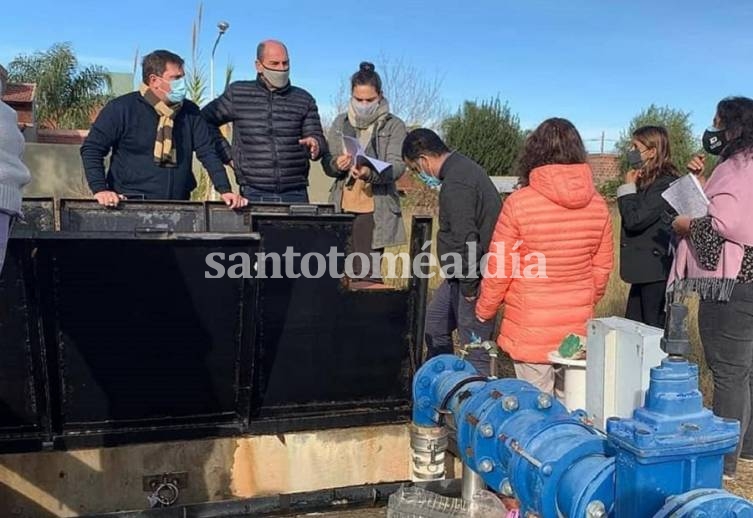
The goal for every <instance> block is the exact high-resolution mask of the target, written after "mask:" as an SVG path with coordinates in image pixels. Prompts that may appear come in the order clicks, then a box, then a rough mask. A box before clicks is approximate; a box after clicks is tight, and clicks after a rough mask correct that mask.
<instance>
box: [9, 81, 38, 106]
mask: <svg viewBox="0 0 753 518" xmlns="http://www.w3.org/2000/svg"><path fill="white" fill-rule="evenodd" d="M36 90H37V85H36V84H34V83H8V84H7V85H6V87H5V92H3V102H5V103H8V104H11V103H15V104H17V103H31V102H33V101H34V95H35V94H36Z"/></svg>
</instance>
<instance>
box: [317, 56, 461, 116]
mask: <svg viewBox="0 0 753 518" xmlns="http://www.w3.org/2000/svg"><path fill="white" fill-rule="evenodd" d="M375 66H376V71H377V73H379V76H380V77H381V78H382V88H383V89H384V96H385V97H386V98H387V100H388V101H389V103H390V111H392V113H394V114H395V115H397V116H398V117H400V118H401V119H403V120H404V121H405V124H406V125H407V126H408V127H409V128H411V127H418V126H422V127H427V128H433V129H437V130H439V129H440V128H441V124H442V121H443V120H444V119H445V118H446V117H447V115H448V113H449V111H448V109H447V105H446V103H445V101H444V99H443V97H442V81H443V78H442V77H440V76H439V75H438V74H436V75H434V76H433V77H427V76H426V75H425V73H424V71H423V70H422V69H421V68H419V67H417V66H415V65H413V64H411V63H409V62H407V61H405V59H404V58H399V59H392V58H389V57H387V56H385V55H384V54H380V55H379V58H378V59H377V60H376V62H375ZM349 101H350V76H348V77H346V78H341V79H340V85H339V87H338V90H337V92H336V94H335V96H334V97H333V100H332V104H333V105H334V106H335V109H336V110H337V113H343V112H344V111H346V110H347V109H348V102H349ZM332 118H333V117H327V116H326V115H325V117H324V119H325V121H326V122H329V123H331V119H332Z"/></svg>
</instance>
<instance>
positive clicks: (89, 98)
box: [8, 42, 112, 129]
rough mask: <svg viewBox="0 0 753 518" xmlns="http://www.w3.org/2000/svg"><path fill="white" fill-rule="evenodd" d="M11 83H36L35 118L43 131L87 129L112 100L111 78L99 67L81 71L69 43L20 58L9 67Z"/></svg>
mask: <svg viewBox="0 0 753 518" xmlns="http://www.w3.org/2000/svg"><path fill="white" fill-rule="evenodd" d="M8 75H9V79H10V81H13V82H19V83H36V85H37V90H36V101H35V102H36V117H37V122H38V124H39V126H41V127H45V128H61V129H86V128H89V126H90V125H91V118H92V116H93V115H94V114H95V113H96V111H97V110H98V109H99V108H101V107H102V106H104V104H105V103H106V102H107V101H108V100H110V99H111V98H112V94H111V87H112V85H111V82H110V76H109V75H108V73H107V70H106V69H105V68H103V67H101V66H98V65H91V66H88V67H85V68H81V67H80V66H79V63H78V59H77V58H76V55H75V53H74V52H73V48H72V46H71V44H70V43H67V42H66V43H57V44H55V45H53V46H52V47H51V48H50V49H49V50H46V51H42V52H36V53H34V54H21V55H19V56H17V57H16V58H15V59H14V60H13V61H11V62H10V65H9V66H8Z"/></svg>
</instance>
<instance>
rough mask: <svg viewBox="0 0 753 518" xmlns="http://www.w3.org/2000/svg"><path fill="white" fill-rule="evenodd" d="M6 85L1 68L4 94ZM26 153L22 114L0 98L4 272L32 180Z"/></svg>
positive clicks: (0, 228) (0, 86)
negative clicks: (25, 190) (13, 225)
mask: <svg viewBox="0 0 753 518" xmlns="http://www.w3.org/2000/svg"><path fill="white" fill-rule="evenodd" d="M6 85H7V77H6V76H5V74H4V70H3V69H2V67H0V96H2V94H3V92H5V88H6ZM0 99H1V97H0ZM23 152H24V137H23V135H22V134H21V132H20V131H19V129H18V115H17V114H16V111H15V110H14V109H13V108H11V107H10V106H8V105H7V104H5V103H4V102H2V100H0V273H1V272H2V270H3V263H4V262H5V250H6V248H7V245H8V236H9V234H10V226H11V223H12V222H13V219H14V218H16V217H18V216H20V215H21V197H22V194H21V191H22V189H23V187H24V186H25V185H26V184H28V183H29V182H30V181H31V175H30V174H29V169H28V168H27V167H26V166H25V165H24V163H23V162H22V161H21V157H22V156H23Z"/></svg>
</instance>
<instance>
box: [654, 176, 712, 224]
mask: <svg viewBox="0 0 753 518" xmlns="http://www.w3.org/2000/svg"><path fill="white" fill-rule="evenodd" d="M662 197H663V198H664V199H665V200H667V202H668V203H669V204H670V205H671V206H672V208H673V209H675V210H676V211H677V213H678V214H685V215H687V216H690V217H691V218H700V217H703V216H705V215H706V214H707V213H708V207H709V199H708V198H707V197H706V193H704V192H703V187H702V186H701V182H699V181H698V178H696V177H695V175H694V174H692V173H688V174H686V175H684V176H681V177H680V178H678V179H677V180H675V181H674V182H672V183H671V184H669V187H667V189H666V190H665V191H664V192H663V193H662Z"/></svg>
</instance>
